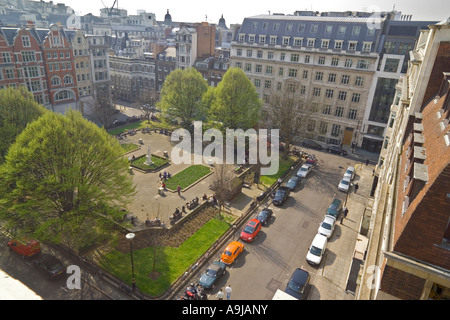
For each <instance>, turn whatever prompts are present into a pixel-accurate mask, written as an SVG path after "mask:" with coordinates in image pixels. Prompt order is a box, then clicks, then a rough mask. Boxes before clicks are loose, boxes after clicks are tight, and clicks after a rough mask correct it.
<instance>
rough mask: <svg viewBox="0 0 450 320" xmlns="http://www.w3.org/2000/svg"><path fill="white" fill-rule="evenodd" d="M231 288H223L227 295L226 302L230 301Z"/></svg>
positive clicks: (228, 286)
mask: <svg viewBox="0 0 450 320" xmlns="http://www.w3.org/2000/svg"><path fill="white" fill-rule="evenodd" d="M231 291H232V290H231V286H230V285H227V287H226V288H225V292H226V293H227V300H230V298H231Z"/></svg>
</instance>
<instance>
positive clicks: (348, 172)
mask: <svg viewBox="0 0 450 320" xmlns="http://www.w3.org/2000/svg"><path fill="white" fill-rule="evenodd" d="M344 177H348V178H350V181H352V180H353V178H354V177H355V168H354V167H348V168H347V170H345V173H344Z"/></svg>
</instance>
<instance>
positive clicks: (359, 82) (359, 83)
mask: <svg viewBox="0 0 450 320" xmlns="http://www.w3.org/2000/svg"><path fill="white" fill-rule="evenodd" d="M363 85H364V79H363V77H360V76H357V77H356V79H355V86H358V87H362V86H363Z"/></svg>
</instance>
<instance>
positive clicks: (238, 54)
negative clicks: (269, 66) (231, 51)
mask: <svg viewBox="0 0 450 320" xmlns="http://www.w3.org/2000/svg"><path fill="white" fill-rule="evenodd" d="M236 55H237V56H238V57H242V49H237V51H236Z"/></svg>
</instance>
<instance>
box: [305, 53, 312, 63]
mask: <svg viewBox="0 0 450 320" xmlns="http://www.w3.org/2000/svg"><path fill="white" fill-rule="evenodd" d="M310 58H311V57H310V55H309V54H307V55H306V56H305V63H309V60H310Z"/></svg>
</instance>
